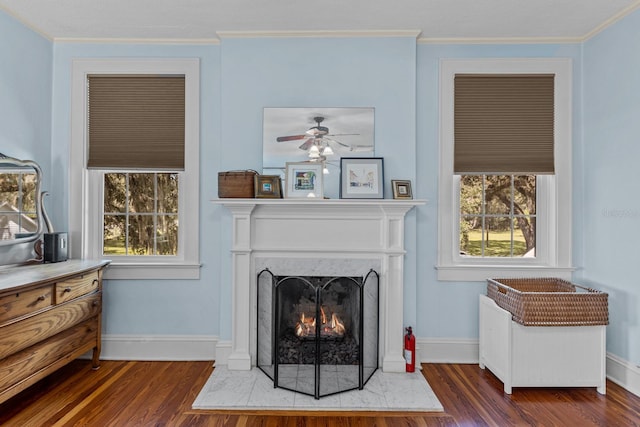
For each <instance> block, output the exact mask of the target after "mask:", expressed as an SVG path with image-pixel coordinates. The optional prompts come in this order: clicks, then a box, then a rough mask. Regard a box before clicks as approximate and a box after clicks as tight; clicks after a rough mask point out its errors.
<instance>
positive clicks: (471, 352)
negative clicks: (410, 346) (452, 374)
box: [416, 338, 480, 363]
mask: <svg viewBox="0 0 640 427" xmlns="http://www.w3.org/2000/svg"><path fill="white" fill-rule="evenodd" d="M416 346H417V350H416V355H417V356H418V357H419V360H420V363H478V360H479V354H480V353H479V344H478V340H477V339H452V338H437V339H425V338H418V339H417V340H416Z"/></svg>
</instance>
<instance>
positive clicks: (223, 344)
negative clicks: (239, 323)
mask: <svg viewBox="0 0 640 427" xmlns="http://www.w3.org/2000/svg"><path fill="white" fill-rule="evenodd" d="M231 350H232V348H231V341H218V343H217V344H216V365H228V364H229V356H231Z"/></svg>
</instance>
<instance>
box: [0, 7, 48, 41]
mask: <svg viewBox="0 0 640 427" xmlns="http://www.w3.org/2000/svg"><path fill="white" fill-rule="evenodd" d="M0 11H2V12H4V13H5V14H7V16H10V17H11V18H12V19H14V20H15V21H16V22H18V23H20V24H21V25H23V26H24V27H26V28H28V29H29V30H31V31H33V32H34V33H36V34H38V35H39V36H41V37H43V38H45V39H47V40H48V41H50V42H53V37H51V36H50V35H49V34H47V33H45V32H43V31H42V30H40V29H39V28H38V27H36V26H35V25H33V24H32V23H31V22H29V21H26V20H25V19H23V18H22V17H20V16H18V15H16V14H15V13H13V11H12V10H10V9H8V8H7V7H5V6H2V5H0Z"/></svg>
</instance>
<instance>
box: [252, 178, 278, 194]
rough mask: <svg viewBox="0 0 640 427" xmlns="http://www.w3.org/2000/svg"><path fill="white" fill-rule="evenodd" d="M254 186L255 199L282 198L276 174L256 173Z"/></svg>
mask: <svg viewBox="0 0 640 427" xmlns="http://www.w3.org/2000/svg"><path fill="white" fill-rule="evenodd" d="M254 187H255V197H256V199H281V198H282V183H281V181H280V177H279V176H278V175H256V176H255V177H254Z"/></svg>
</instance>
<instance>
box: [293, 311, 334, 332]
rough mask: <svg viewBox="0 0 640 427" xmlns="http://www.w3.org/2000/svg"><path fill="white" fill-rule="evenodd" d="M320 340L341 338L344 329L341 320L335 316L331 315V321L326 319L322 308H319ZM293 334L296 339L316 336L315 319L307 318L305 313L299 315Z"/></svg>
mask: <svg viewBox="0 0 640 427" xmlns="http://www.w3.org/2000/svg"><path fill="white" fill-rule="evenodd" d="M320 321H321V323H320V338H342V337H344V334H345V332H346V328H345V326H344V323H343V322H342V320H341V319H340V318H339V317H338V316H337V315H336V314H335V313H332V314H331V319H330V320H329V319H328V318H327V315H326V314H325V311H324V308H323V307H320ZM295 333H296V336H297V337H298V338H313V337H315V336H316V319H315V317H308V316H307V315H306V314H305V313H302V314H301V315H300V320H299V321H298V323H297V324H296V327H295Z"/></svg>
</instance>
